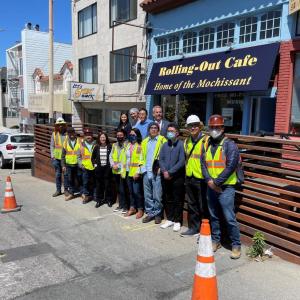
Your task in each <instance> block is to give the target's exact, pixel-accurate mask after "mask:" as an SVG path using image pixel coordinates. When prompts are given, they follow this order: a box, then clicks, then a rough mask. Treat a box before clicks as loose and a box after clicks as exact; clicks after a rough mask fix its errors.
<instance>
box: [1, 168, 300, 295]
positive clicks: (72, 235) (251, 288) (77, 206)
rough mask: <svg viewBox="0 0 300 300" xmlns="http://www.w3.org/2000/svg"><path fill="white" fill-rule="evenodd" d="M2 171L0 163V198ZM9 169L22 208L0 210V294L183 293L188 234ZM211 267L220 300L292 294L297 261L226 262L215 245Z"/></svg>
mask: <svg viewBox="0 0 300 300" xmlns="http://www.w3.org/2000/svg"><path fill="white" fill-rule="evenodd" d="M8 172H9V170H0V191H1V205H2V201H3V195H4V187H5V178H6V175H8ZM16 172H17V174H15V175H12V182H13V187H14V191H15V194H16V197H17V201H18V204H20V205H23V207H22V210H21V212H16V213H11V214H2V215H0V228H1V234H0V252H4V253H5V254H6V255H5V256H4V257H2V258H0V299H15V298H17V299H28V300H29V299H30V300H33V299H49V300H50V299H51V300H53V299H68V300H69V299H76V300H78V299H101V300H106V299H108V300H110V299H124V300H125V299H126V300H128V299H141V300H145V299H146V300H147V299H176V300H187V299H190V297H191V289H192V284H193V274H194V269H195V264H196V254H197V244H196V239H194V238H191V239H189V238H181V237H180V236H179V234H178V233H174V232H172V230H171V229H166V230H162V229H160V228H159V226H157V225H155V224H154V223H150V224H142V223H141V221H137V220H136V219H135V218H134V217H132V218H124V217H123V216H122V215H120V214H119V213H113V212H112V209H111V208H109V207H107V206H102V207H101V208H99V209H95V208H94V203H89V204H87V205H82V204H81V201H80V199H75V200H73V201H69V202H65V201H64V198H63V196H61V197H58V198H52V197H51V194H52V193H53V192H54V184H52V183H47V182H44V181H41V180H38V179H36V178H33V177H31V176H30V170H17V171H16ZM243 252H244V253H245V249H243ZM216 268H217V280H218V288H219V299H220V300H229V299H230V300H232V299H234V300H247V299H249V300H250V299H251V300H252V299H253V300H254V299H255V300H263V299H266V300H269V299H270V300H277V299H278V300H279V299H280V300H282V299H284V300H295V299H298V298H299V295H300V266H298V265H293V264H290V263H288V262H285V261H283V260H281V259H279V258H277V257H274V258H272V259H270V260H268V261H266V262H264V263H258V262H253V261H250V260H249V259H248V258H247V257H246V256H245V255H243V257H242V258H241V259H239V260H237V261H233V260H231V259H230V258H229V251H228V250H226V249H224V248H222V249H220V251H218V252H217V254H216Z"/></svg>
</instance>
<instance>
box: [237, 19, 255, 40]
mask: <svg viewBox="0 0 300 300" xmlns="http://www.w3.org/2000/svg"><path fill="white" fill-rule="evenodd" d="M256 35H257V17H249V18H246V19H244V20H242V21H241V22H240V43H241V44H243V43H248V42H253V41H255V40H256Z"/></svg>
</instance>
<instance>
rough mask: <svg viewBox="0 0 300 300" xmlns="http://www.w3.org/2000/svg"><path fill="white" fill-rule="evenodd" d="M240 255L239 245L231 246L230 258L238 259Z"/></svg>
mask: <svg viewBox="0 0 300 300" xmlns="http://www.w3.org/2000/svg"><path fill="white" fill-rule="evenodd" d="M241 255H242V251H241V247H240V246H233V247H232V250H231V255H230V258H232V259H239V258H240V257H241Z"/></svg>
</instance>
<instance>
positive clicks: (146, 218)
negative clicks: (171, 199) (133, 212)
mask: <svg viewBox="0 0 300 300" xmlns="http://www.w3.org/2000/svg"><path fill="white" fill-rule="evenodd" d="M152 220H154V217H149V216H146V217H145V218H144V219H143V221H142V222H143V223H149V222H151V221H152Z"/></svg>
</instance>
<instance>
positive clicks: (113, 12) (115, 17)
mask: <svg viewBox="0 0 300 300" xmlns="http://www.w3.org/2000/svg"><path fill="white" fill-rule="evenodd" d="M136 18H137V0H110V25H111V26H113V25H114V24H113V22H114V21H121V22H128V21H131V20H134V19H136ZM116 25H118V24H116Z"/></svg>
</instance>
